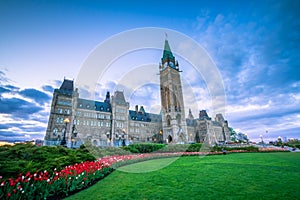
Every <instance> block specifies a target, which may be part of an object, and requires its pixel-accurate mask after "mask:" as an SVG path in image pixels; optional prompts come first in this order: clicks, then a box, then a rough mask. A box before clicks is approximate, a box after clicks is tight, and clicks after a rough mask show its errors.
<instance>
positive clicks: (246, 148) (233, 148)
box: [212, 146, 259, 152]
mask: <svg viewBox="0 0 300 200" xmlns="http://www.w3.org/2000/svg"><path fill="white" fill-rule="evenodd" d="M222 149H224V150H226V151H233V150H244V151H248V152H258V150H259V149H258V147H255V146H247V147H228V146H214V147H213V148H212V150H213V151H222Z"/></svg>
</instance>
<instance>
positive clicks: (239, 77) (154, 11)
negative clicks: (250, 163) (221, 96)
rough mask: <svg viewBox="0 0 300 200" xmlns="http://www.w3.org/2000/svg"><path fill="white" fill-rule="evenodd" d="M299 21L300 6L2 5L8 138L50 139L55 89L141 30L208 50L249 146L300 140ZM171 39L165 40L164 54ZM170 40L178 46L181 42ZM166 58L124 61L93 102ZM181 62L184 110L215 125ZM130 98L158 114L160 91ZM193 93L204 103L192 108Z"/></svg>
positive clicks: (2, 86) (232, 120)
mask: <svg viewBox="0 0 300 200" xmlns="http://www.w3.org/2000/svg"><path fill="white" fill-rule="evenodd" d="M299 19H300V1H294V0H287V1H276V0H266V1H257V0H255V1H249V2H248V1H247V2H246V1H221V0H220V1H217V0H213V1H208V0H207V1H156V0H154V1H76V0H74V1H54V0H53V1H30V0H28V1H15V0H11V1H0V27H1V30H0V140H24V139H25V140H30V139H33V138H34V139H43V137H44V135H45V132H46V127H47V122H48V118H49V111H50V106H51V100H52V93H53V90H54V88H58V87H59V86H60V84H61V83H62V81H63V79H64V77H65V78H68V79H74V80H76V78H77V76H78V74H79V73H80V70H81V68H82V66H83V65H84V63H85V61H86V59H87V58H89V55H90V54H91V53H92V52H93V51H94V50H95V49H96V48H97V46H99V44H102V43H103V42H104V41H106V40H108V39H109V38H111V37H113V36H114V35H116V34H119V33H122V32H124V31H128V30H132V29H136V28H143V27H158V28H165V29H169V30H174V31H177V32H180V33H182V34H184V35H186V36H188V37H190V38H192V39H193V40H194V41H195V42H197V43H198V44H199V45H200V46H201V47H203V49H204V50H205V51H206V52H207V54H208V56H209V57H210V58H211V60H212V61H213V62H214V63H215V65H216V66H217V69H218V71H219V73H220V75H221V77H222V81H223V84H224V91H225V95H226V112H224V113H223V114H224V116H225V118H226V119H227V120H228V122H229V126H230V127H233V128H234V129H235V130H236V131H237V132H242V133H245V134H247V135H248V137H249V138H250V140H259V137H260V135H262V136H263V138H264V140H266V141H267V140H275V139H277V138H278V136H281V137H286V138H300V66H299V65H300V59H299V57H300V52H299V51H300V48H299V43H300V20H299ZM147 37H148V36H147V34H145V36H144V39H145V40H147ZM164 40H165V36H164V35H162V37H161V48H163V45H164ZM168 40H169V43H170V46H171V49H172V44H174V41H171V38H170V39H168ZM159 42H160V41H159ZM114 48H118V47H114ZM102 56H105V55H102ZM161 56H162V52H161V51H160V50H157V49H156V50H147V49H143V50H141V51H136V52H130V53H128V54H126V55H123V56H120V57H119V58H118V59H117V60H115V61H114V63H112V64H111V66H110V68H109V70H108V71H107V72H106V74H107V76H105V78H103V79H101V81H100V82H99V83H98V88H97V95H98V96H97V97H95V98H96V99H97V100H101V101H102V100H103V99H104V95H105V93H106V91H107V90H113V89H119V88H116V86H117V85H118V82H120V80H121V79H120V76H121V75H120V73H121V72H123V73H126V70H127V71H132V69H135V68H134V67H135V66H137V65H138V66H142V65H143V66H147V65H149V67H150V66H152V67H157V72H158V63H159V62H160V58H161ZM175 56H176V58H177V59H178V61H179V63H180V66H181V69H182V70H183V72H182V81H183V84H184V87H183V90H184V95H185V99H187V100H186V101H185V106H186V108H189V107H191V109H192V111H193V115H194V116H195V117H197V116H198V113H199V110H202V109H206V110H207V111H208V113H209V115H210V116H211V117H212V118H213V117H214V116H212V113H213V112H212V105H211V104H212V103H211V102H212V98H211V94H210V93H209V91H208V87H207V83H206V82H205V80H204V79H203V77H201V75H200V77H198V75H195V73H194V72H193V70H192V67H190V66H189V65H190V63H188V62H187V61H185V60H184V59H183V58H181V56H180V55H175ZM155 65H156V66H155ZM129 66H130V67H129ZM149 67H148V68H149ZM148 68H147V69H148ZM133 71H134V72H137V71H135V70H133ZM128 73H129V72H128ZM133 74H135V73H133ZM132 77H133V79H138V78H139V76H138V75H137V74H135V75H134V76H131V79H132ZM123 78H124V77H123ZM125 78H126V77H125ZM127 78H128V77H127ZM117 87H118V86H117ZM125 89H126V88H125ZM125 93H126V91H125ZM128 93H129V94H128ZM128 93H127V95H126V98H127V99H128V101H129V102H130V106H131V108H133V107H134V106H135V104H138V105H145V108H146V111H151V112H156V113H157V112H159V104H160V103H159V102H160V100H159V87H158V86H157V85H155V84H152V83H149V84H144V85H141V86H140V87H137V88H135V89H134V90H133V91H131V92H128ZM191 93H192V96H193V98H194V99H195V100H196V104H197V106H193V105H189V103H191V101H189V100H190V99H191V98H189V97H190V96H189V95H191ZM81 96H82V97H86V96H88V95H87V94H84V92H83V93H81ZM186 112H187V109H186Z"/></svg>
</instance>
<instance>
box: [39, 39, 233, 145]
mask: <svg viewBox="0 0 300 200" xmlns="http://www.w3.org/2000/svg"><path fill="white" fill-rule="evenodd" d="M180 72H181V71H180V70H179V64H178V61H177V60H175V57H174V56H173V53H172V51H171V48H170V46H169V43H168V40H167V39H166V40H165V44H164V51H163V56H162V58H161V62H160V64H159V76H160V97H161V112H160V114H153V113H149V112H147V111H146V110H145V109H144V107H143V106H138V105H136V106H135V109H134V110H130V109H129V102H128V101H127V100H126V98H125V96H124V91H114V93H113V94H112V95H111V94H110V92H107V94H106V97H105V99H104V100H103V101H95V100H90V99H83V98H80V94H79V92H78V89H77V88H74V82H73V80H67V79H64V81H63V83H62V85H61V86H60V88H58V89H55V90H54V92H53V99H52V104H51V110H50V116H49V121H48V126H47V130H46V135H45V140H44V143H45V145H60V144H61V141H62V140H65V141H66V146H68V147H78V146H80V145H81V144H83V143H84V142H87V141H89V142H90V143H92V144H93V145H95V146H124V145H128V144H131V143H139V142H156V143H167V144H174V143H175V144H176V143H181V144H182V143H193V142H205V143H207V144H208V145H210V146H213V145H215V144H218V143H220V142H226V141H230V132H229V129H228V122H227V121H226V120H225V119H224V118H223V116H222V114H217V115H216V117H215V119H214V120H213V119H211V118H210V117H209V116H208V114H207V112H206V111H205V110H201V111H200V112H199V116H198V117H194V116H193V114H192V112H191V110H189V111H188V115H187V117H186V113H185V110H184V99H183V93H182V90H183V88H182V84H181V78H180Z"/></svg>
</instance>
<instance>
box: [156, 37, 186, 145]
mask: <svg viewBox="0 0 300 200" xmlns="http://www.w3.org/2000/svg"><path fill="white" fill-rule="evenodd" d="M180 72H181V71H180V70H179V65H178V61H177V60H175V57H174V56H173V53H172V51H171V48H170V45H169V42H168V40H167V39H166V40H165V46H164V51H163V57H162V58H161V63H160V65H159V75H160V94H161V111H162V128H163V138H164V141H167V143H184V142H187V126H186V119H185V112H184V102H183V95H182V86H181V79H180Z"/></svg>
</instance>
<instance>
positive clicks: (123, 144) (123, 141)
mask: <svg viewBox="0 0 300 200" xmlns="http://www.w3.org/2000/svg"><path fill="white" fill-rule="evenodd" d="M125 135H126V130H125V129H123V130H122V146H123V147H124V146H126V143H125Z"/></svg>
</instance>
